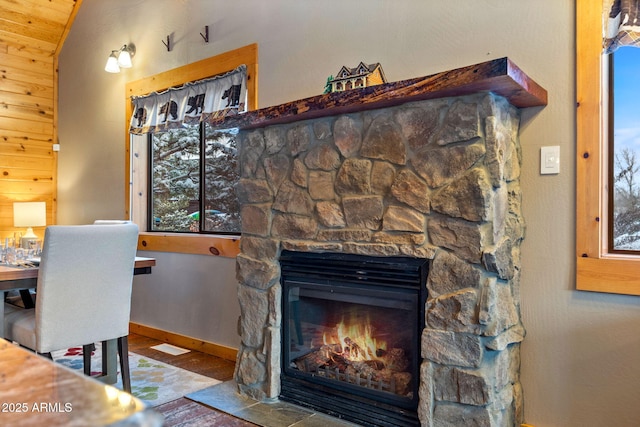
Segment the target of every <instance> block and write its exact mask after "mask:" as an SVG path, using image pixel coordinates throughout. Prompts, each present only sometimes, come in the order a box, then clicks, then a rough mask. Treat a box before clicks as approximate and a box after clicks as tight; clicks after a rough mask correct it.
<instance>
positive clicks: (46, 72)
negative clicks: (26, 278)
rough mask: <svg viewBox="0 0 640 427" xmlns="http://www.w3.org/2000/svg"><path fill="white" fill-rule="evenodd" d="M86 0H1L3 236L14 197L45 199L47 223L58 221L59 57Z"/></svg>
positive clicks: (0, 205)
mask: <svg viewBox="0 0 640 427" xmlns="http://www.w3.org/2000/svg"><path fill="white" fill-rule="evenodd" d="M81 3H82V0H0V238H1V240H0V241H2V242H4V238H5V237H12V236H13V234H14V231H16V229H14V227H13V205H12V204H13V202H14V201H44V202H46V203H47V224H54V223H55V222H56V194H57V192H56V187H57V179H56V178H57V152H54V151H53V144H54V143H56V142H57V135H56V129H57V102H58V98H57V85H58V72H57V65H58V64H57V59H58V54H59V52H60V50H61V48H62V45H63V43H64V39H65V37H66V35H67V34H68V32H69V29H70V28H71V24H72V23H73V20H74V18H75V16H76V13H77V11H78V8H79V7H80V5H81ZM18 231H23V230H18ZM35 231H36V234H38V235H39V236H42V235H43V234H44V233H43V231H42V229H41V230H38V229H35Z"/></svg>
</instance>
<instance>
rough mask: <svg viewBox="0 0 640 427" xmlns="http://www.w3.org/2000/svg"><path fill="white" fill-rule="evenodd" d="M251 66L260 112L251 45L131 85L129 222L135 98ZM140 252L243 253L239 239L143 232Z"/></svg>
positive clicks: (250, 84)
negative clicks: (131, 133)
mask: <svg viewBox="0 0 640 427" xmlns="http://www.w3.org/2000/svg"><path fill="white" fill-rule="evenodd" d="M241 64H245V65H246V66H247V108H248V110H255V109H257V108H258V45H257V44H255V43H254V44H250V45H247V46H244V47H241V48H239V49H235V50H231V51H228V52H225V53H222V54H220V55H217V56H214V57H211V58H207V59H203V60H201V61H198V62H194V63H192V64H188V65H185V66H182V67H178V68H174V69H172V70H168V71H165V72H162V73H159V74H156V75H154V76H150V77H145V78H143V79H140V80H136V81H133V82H129V83H127V84H126V87H125V106H126V108H125V174H126V176H125V180H124V182H125V212H126V216H125V218H130V215H131V212H130V200H131V188H130V181H131V178H130V172H131V157H130V156H131V141H130V137H129V120H130V118H131V114H132V108H133V104H132V103H131V97H132V96H141V95H146V94H148V93H151V92H156V91H163V90H166V89H169V88H170V87H174V86H180V85H182V84H184V83H186V82H191V81H195V80H201V79H205V78H208V77H213V76H215V75H218V74H221V73H224V72H226V71H230V70H233V69H234V68H236V67H237V66H239V65H241ZM138 249H139V250H143V251H159V252H176V253H187V254H198V255H219V256H225V257H235V256H236V255H237V254H238V253H239V252H240V237H239V236H224V235H211V234H181V233H149V232H141V233H140V237H139V238H138Z"/></svg>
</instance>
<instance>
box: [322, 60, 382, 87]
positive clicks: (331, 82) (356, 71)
mask: <svg viewBox="0 0 640 427" xmlns="http://www.w3.org/2000/svg"><path fill="white" fill-rule="evenodd" d="M386 82H387V79H386V77H385V76H384V71H382V65H380V63H379V62H376V63H375V64H369V65H367V64H365V63H364V62H361V63H360V64H358V66H357V67H355V68H349V67H347V66H344V65H343V66H342V68H340V71H338V74H336V77H333V76H331V77H329V78H328V79H327V83H326V85H325V91H324V93H330V92H342V91H344V90H349V89H356V88H363V87H368V86H375V85H379V84H382V83H386Z"/></svg>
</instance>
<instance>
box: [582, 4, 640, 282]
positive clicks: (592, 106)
mask: <svg viewBox="0 0 640 427" xmlns="http://www.w3.org/2000/svg"><path fill="white" fill-rule="evenodd" d="M602 16H603V5H602V0H589V1H580V2H576V32H577V34H576V46H577V50H576V94H577V110H576V124H577V126H576V143H577V145H576V148H577V163H576V288H577V289H579V290H585V291H598V292H611V293H620V294H631V295H640V256H635V255H630V254H622V253H614V252H612V251H611V250H610V249H609V242H608V241H609V234H608V226H607V224H608V223H609V221H611V220H612V215H611V214H610V209H609V206H608V203H607V201H608V200H609V193H608V189H609V186H608V185H607V183H608V174H609V169H610V164H611V163H610V161H611V157H610V155H609V145H608V139H609V138H608V132H607V129H608V114H607V105H608V102H607V100H608V93H607V88H608V84H607V83H608V63H607V57H606V56H605V55H603V54H602V34H603V18H602Z"/></svg>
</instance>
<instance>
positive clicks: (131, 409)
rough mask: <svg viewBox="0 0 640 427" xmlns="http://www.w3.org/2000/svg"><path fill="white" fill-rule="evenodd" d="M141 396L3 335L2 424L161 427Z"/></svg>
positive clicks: (0, 344) (0, 355)
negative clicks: (92, 376) (43, 355)
mask: <svg viewBox="0 0 640 427" xmlns="http://www.w3.org/2000/svg"><path fill="white" fill-rule="evenodd" d="M162 424H163V417H162V415H161V414H159V413H158V412H156V411H154V410H153V409H152V408H149V407H147V405H146V404H145V403H144V402H143V401H141V400H140V399H138V398H136V397H134V396H132V395H131V394H129V393H126V392H124V391H121V390H118V389H117V388H115V387H113V386H110V385H107V384H103V383H101V382H98V381H96V380H95V379H93V378H90V377H87V376H85V375H82V374H80V373H79V372H77V371H74V370H73V369H69V368H68V367H66V366H63V365H61V364H59V363H55V362H53V361H51V360H49V359H47V358H45V357H42V356H39V355H37V354H35V353H33V352H32V351H28V350H26V349H24V348H21V347H20V346H18V345H16V344H13V343H10V342H8V341H7V340H5V339H3V338H0V425H2V426H21V427H22V426H25V427H26V426H60V427H62V426H64V427H68V426H93V427H99V426H111V427H143V426H145V427H156V426H157V427H159V426H161V425H162Z"/></svg>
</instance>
